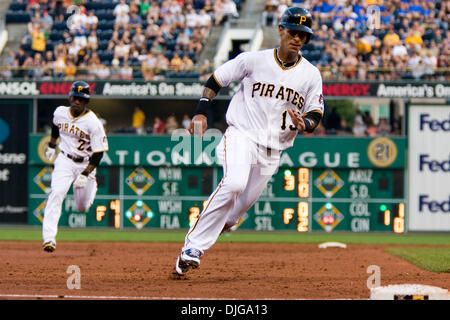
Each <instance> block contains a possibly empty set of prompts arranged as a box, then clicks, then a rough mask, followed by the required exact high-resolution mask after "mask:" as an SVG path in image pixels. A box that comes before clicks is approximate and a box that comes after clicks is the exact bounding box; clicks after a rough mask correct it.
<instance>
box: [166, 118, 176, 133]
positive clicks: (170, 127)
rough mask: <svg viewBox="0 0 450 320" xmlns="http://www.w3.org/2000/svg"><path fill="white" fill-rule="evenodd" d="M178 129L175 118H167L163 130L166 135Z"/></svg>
mask: <svg viewBox="0 0 450 320" xmlns="http://www.w3.org/2000/svg"><path fill="white" fill-rule="evenodd" d="M179 127H180V125H179V123H178V121H177V119H176V118H175V116H173V115H171V116H169V117H167V120H166V126H165V130H166V133H167V134H172V133H173V132H174V131H175V130H176V129H178V128H179Z"/></svg>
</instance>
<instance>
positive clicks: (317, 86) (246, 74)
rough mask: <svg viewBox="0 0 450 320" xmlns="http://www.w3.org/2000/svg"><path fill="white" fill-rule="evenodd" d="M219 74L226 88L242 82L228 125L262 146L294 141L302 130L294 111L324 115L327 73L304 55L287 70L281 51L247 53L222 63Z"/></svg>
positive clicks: (287, 144) (282, 146)
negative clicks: (291, 111)
mask: <svg viewBox="0 0 450 320" xmlns="http://www.w3.org/2000/svg"><path fill="white" fill-rule="evenodd" d="M214 77H215V79H216V81H217V82H218V84H219V85H220V86H221V87H226V86H228V85H229V84H230V83H232V82H234V81H240V82H241V87H240V89H239V91H238V92H237V93H236V94H235V95H234V96H233V98H232V99H231V102H230V105H229V107H228V111H227V114H226V119H227V123H228V125H231V126H234V127H236V128H237V129H238V130H240V131H242V132H243V133H244V134H245V135H246V136H248V137H249V138H250V139H251V140H252V141H254V142H256V143H257V144H259V145H262V146H265V147H268V148H272V149H277V150H284V149H286V148H288V147H291V146H292V145H293V143H294V138H295V137H296V136H297V132H298V131H297V129H296V128H295V127H294V126H293V123H292V120H291V118H290V116H289V114H288V112H287V110H288V109H294V110H296V111H299V112H300V114H305V113H307V112H310V111H313V110H314V111H317V112H319V113H320V114H323V109H324V105H323V96H322V76H321V75H320V71H319V70H318V69H317V68H316V67H315V66H313V65H312V64H311V63H310V62H309V61H307V60H306V59H305V58H304V57H302V58H301V59H300V60H299V61H298V62H297V63H296V64H295V65H293V66H291V67H287V68H285V67H283V66H282V65H281V64H280V63H279V62H278V60H277V58H276V49H267V50H261V51H255V52H243V53H241V54H239V55H238V56H237V57H236V58H234V59H232V60H229V61H227V62H226V63H224V64H223V65H222V66H220V67H219V68H218V69H217V70H216V71H215V72H214Z"/></svg>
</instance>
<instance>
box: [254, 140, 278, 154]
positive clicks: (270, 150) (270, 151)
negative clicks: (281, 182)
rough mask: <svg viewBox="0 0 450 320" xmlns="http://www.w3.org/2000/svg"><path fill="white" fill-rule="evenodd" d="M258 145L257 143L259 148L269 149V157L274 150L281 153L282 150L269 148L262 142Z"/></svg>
mask: <svg viewBox="0 0 450 320" xmlns="http://www.w3.org/2000/svg"><path fill="white" fill-rule="evenodd" d="M256 145H257V146H258V147H259V148H263V149H266V151H267V152H266V153H267V155H268V156H269V157H271V156H272V151H273V152H278V153H281V151H280V150H277V149H272V148H268V147H265V146H263V145H261V144H259V143H257V144H256Z"/></svg>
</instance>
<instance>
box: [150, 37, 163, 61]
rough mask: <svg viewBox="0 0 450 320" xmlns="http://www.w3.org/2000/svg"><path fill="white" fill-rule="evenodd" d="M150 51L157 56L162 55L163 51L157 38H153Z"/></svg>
mask: <svg viewBox="0 0 450 320" xmlns="http://www.w3.org/2000/svg"><path fill="white" fill-rule="evenodd" d="M151 52H152V53H153V54H154V55H155V56H156V57H158V56H159V55H162V53H163V47H162V45H161V43H159V41H158V40H154V41H153V43H152V49H151Z"/></svg>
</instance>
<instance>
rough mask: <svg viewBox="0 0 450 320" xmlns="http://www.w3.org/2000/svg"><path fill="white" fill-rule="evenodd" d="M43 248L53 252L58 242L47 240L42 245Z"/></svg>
mask: <svg viewBox="0 0 450 320" xmlns="http://www.w3.org/2000/svg"><path fill="white" fill-rule="evenodd" d="M42 248H43V249H44V251H46V252H53V251H55V250H56V244H55V243H54V242H53V241H47V242H45V243H44V244H43V245H42Z"/></svg>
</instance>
